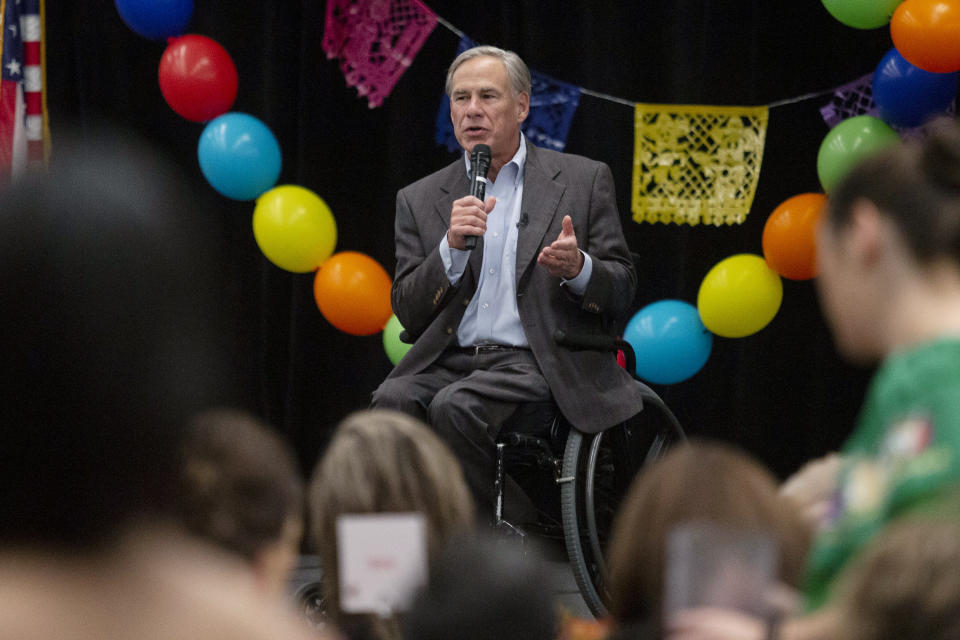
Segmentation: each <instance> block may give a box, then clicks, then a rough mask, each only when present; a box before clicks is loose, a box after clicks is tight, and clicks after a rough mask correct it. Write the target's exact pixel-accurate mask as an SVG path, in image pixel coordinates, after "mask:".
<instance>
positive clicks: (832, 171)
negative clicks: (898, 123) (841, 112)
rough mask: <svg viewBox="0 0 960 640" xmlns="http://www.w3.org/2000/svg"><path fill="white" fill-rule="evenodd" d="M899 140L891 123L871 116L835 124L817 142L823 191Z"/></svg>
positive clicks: (818, 167) (849, 119)
mask: <svg viewBox="0 0 960 640" xmlns="http://www.w3.org/2000/svg"><path fill="white" fill-rule="evenodd" d="M899 143H900V136H899V135H897V132H896V131H894V130H893V129H892V128H891V127H890V125H888V124H887V123H886V122H884V121H883V120H881V119H880V118H874V117H873V116H855V117H853V118H848V119H846V120H844V121H843V122H841V123H840V124H838V125H837V126H835V127H834V128H833V129H831V130H830V132H829V133H828V134H827V135H826V136H825V137H824V139H823V142H821V143H820V151H819V153H817V175H818V176H819V177H820V185H821V186H822V187H823V190H824V191H830V189H832V188H833V186H834V185H835V184H837V182H839V181H840V179H841V178H843V177H844V176H845V175H847V172H848V171H850V169H852V168H853V167H854V166H855V165H856V164H857V163H859V162H860V161H861V160H863V159H864V158H866V157H868V156H870V155H873V154H874V153H876V152H878V151H880V150H882V149H886V148H888V147H891V146H894V145H896V144H899Z"/></svg>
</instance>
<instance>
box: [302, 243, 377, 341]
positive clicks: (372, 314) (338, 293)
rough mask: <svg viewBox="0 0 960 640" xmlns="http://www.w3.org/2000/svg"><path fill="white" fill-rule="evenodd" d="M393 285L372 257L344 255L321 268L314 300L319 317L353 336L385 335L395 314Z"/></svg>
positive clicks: (315, 282)
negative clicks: (391, 317) (384, 330)
mask: <svg viewBox="0 0 960 640" xmlns="http://www.w3.org/2000/svg"><path fill="white" fill-rule="evenodd" d="M391 286H392V282H391V280H390V275H389V274H388V273H387V270H386V269H384V268H383V267H382V266H380V263H379V262H377V261H376V260H374V259H373V258H371V257H370V256H368V255H366V254H363V253H359V252H357V251H343V252H341V253H336V254H334V255H332V256H330V257H329V258H328V259H327V260H326V262H324V263H323V264H322V265H320V269H319V270H318V271H317V275H316V277H315V278H314V280H313V297H314V298H315V299H316V301H317V307H319V309H320V313H322V314H323V317H324V318H326V319H327V321H328V322H329V323H330V324H332V325H333V326H335V327H336V328H337V329H340V330H341V331H344V332H346V333H349V334H351V335H354V336H368V335H371V334H374V333H377V332H378V331H383V328H384V326H386V324H387V321H388V320H390V316H391V315H392V314H393V309H392V308H391V306H390V288H391Z"/></svg>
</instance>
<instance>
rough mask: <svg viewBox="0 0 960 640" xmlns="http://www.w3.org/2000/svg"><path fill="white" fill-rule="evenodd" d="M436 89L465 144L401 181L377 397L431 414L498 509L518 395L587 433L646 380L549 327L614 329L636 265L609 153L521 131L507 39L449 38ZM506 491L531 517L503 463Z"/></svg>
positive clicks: (635, 401) (636, 394) (486, 500)
mask: <svg viewBox="0 0 960 640" xmlns="http://www.w3.org/2000/svg"><path fill="white" fill-rule="evenodd" d="M446 91H447V94H448V96H449V99H450V112H451V118H452V121H453V127H454V131H455V133H456V136H457V140H458V141H459V143H460V145H461V146H462V147H463V150H464V155H463V157H462V158H458V159H457V160H456V161H454V162H453V163H452V164H450V165H449V166H447V167H445V168H443V169H440V170H439V171H437V172H435V173H433V174H431V175H429V176H427V177H425V178H423V179H421V180H419V181H417V182H414V183H413V184H411V185H409V186H407V187H405V188H403V189H401V190H400V191H399V193H398V194H397V208H396V220H395V234H396V258H397V267H396V274H395V278H394V284H393V291H392V303H393V308H394V311H395V312H396V314H397V317H398V318H399V320H400V322H401V324H402V325H403V326H404V327H405V330H406V332H407V334H408V335H409V336H410V337H411V338H412V339H413V340H414V343H413V346H412V348H411V349H410V350H409V351H408V353H407V354H406V356H405V357H404V358H403V360H401V361H400V363H399V364H398V365H397V366H396V368H395V369H394V370H393V371H392V372H391V373H390V375H389V376H388V377H387V379H386V380H385V381H384V382H383V384H381V385H380V387H379V388H378V389H377V390H376V391H375V392H374V394H373V405H374V406H377V407H385V408H393V409H399V410H402V411H405V412H407V413H410V414H412V415H415V416H417V417H419V418H421V419H424V420H425V421H426V422H428V423H429V424H430V425H432V427H433V428H434V429H435V430H436V431H437V433H438V434H439V435H440V436H441V437H442V438H443V439H444V441H445V442H446V443H447V444H448V445H449V446H450V447H451V449H452V450H453V452H454V453H455V454H456V455H457V457H458V458H459V459H460V461H461V463H462V465H463V468H464V474H465V477H466V480H467V483H468V485H469V486H470V488H471V490H472V491H473V493H474V496H475V497H476V499H477V504H478V509H479V511H480V514H481V517H484V516H487V515H488V514H493V512H494V507H493V502H494V486H493V483H492V482H491V479H492V478H493V477H494V474H495V470H494V461H495V454H494V451H495V441H496V438H497V436H498V432H499V430H500V429H501V427H502V425H503V424H504V423H505V422H507V421H508V419H510V417H511V416H512V415H513V414H514V413H515V412H516V411H517V409H518V407H521V406H524V405H528V404H530V403H544V402H554V403H555V404H556V406H557V407H558V408H559V410H560V412H561V413H562V414H563V416H564V417H565V418H566V420H567V421H568V422H569V423H570V424H571V425H573V426H575V427H576V428H577V429H578V430H579V431H581V432H584V433H597V432H600V431H603V430H604V429H607V428H608V427H610V426H612V425H615V424H618V423H621V422H623V421H625V420H627V419H628V418H629V417H631V416H634V415H636V414H637V413H639V411H640V410H641V408H642V405H643V387H642V385H638V384H636V383H635V381H634V380H633V379H632V377H631V376H630V374H629V373H628V372H626V371H625V370H624V369H622V368H620V367H618V366H617V363H616V360H615V358H613V357H612V355H611V354H610V353H608V352H602V351H598V350H589V349H569V348H566V347H562V346H558V344H557V343H556V342H555V340H554V336H555V334H556V333H557V332H558V331H566V332H571V333H578V334H602V335H609V334H611V333H612V332H613V331H614V330H615V326H614V325H615V324H616V320H617V319H618V318H620V317H622V316H623V315H624V314H625V313H626V312H627V311H629V309H628V307H629V305H630V304H631V302H632V300H633V298H634V292H635V288H636V279H637V276H636V273H635V270H634V266H633V262H632V259H631V255H630V252H629V250H628V249H627V245H626V241H625V239H624V236H623V231H622V228H621V222H620V214H619V212H618V210H617V206H616V197H615V194H614V185H613V178H612V175H611V172H610V169H609V168H608V167H607V165H605V164H603V163H601V162H596V161H593V160H589V159H587V158H584V157H581V156H575V155H570V154H563V153H558V152H555V151H551V150H547V149H541V148H538V147H536V146H534V145H533V144H531V143H530V142H529V141H528V140H527V139H526V138H525V137H524V135H523V134H522V133H521V130H520V129H521V124H522V123H523V121H524V119H525V118H526V117H527V114H528V111H529V105H530V72H529V70H528V69H527V66H526V65H525V64H524V62H523V61H522V60H521V59H520V58H519V57H518V56H517V55H516V54H514V53H512V52H509V51H504V50H502V49H497V48H494V47H475V48H473V49H470V50H467V51H465V52H464V53H461V54H460V55H459V56H457V58H456V59H455V60H454V61H453V63H452V64H451V65H450V68H449V70H448V72H447V81H446ZM477 145H487V146H488V147H489V149H490V167H489V175H488V176H486V177H484V176H480V177H479V178H476V179H480V180H485V183H486V185H487V188H486V195H487V196H488V197H487V198H486V200H481V199H479V198H477V197H475V196H473V195H466V194H470V193H473V192H472V191H471V180H473V179H475V178H474V177H473V175H474V174H471V152H472V151H474V148H475V147H476V146H477ZM478 164H479V163H478ZM471 236H472V237H474V238H475V239H476V247H475V248H474V249H472V250H471V249H469V248H467V245H468V242H467V238H468V237H471ZM505 494H506V502H505V509H506V511H505V516H506V518H507V519H508V520H510V521H511V522H514V523H523V522H526V521H529V520H530V519H531V518H533V517H535V510H534V509H533V508H532V505H531V504H530V502H529V500H528V499H526V498H525V496H524V494H523V492H522V491H521V490H519V488H518V487H517V486H516V484H515V482H514V481H513V480H511V479H510V478H509V477H508V478H507V479H506V486H505Z"/></svg>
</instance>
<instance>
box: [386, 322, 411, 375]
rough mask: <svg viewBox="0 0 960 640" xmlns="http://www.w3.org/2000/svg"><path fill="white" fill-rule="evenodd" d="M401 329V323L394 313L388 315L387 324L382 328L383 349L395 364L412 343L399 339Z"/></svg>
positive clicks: (405, 353)
mask: <svg viewBox="0 0 960 640" xmlns="http://www.w3.org/2000/svg"><path fill="white" fill-rule="evenodd" d="M402 331H403V325H401V324H400V320H398V319H397V316H396V314H394V315H392V316H390V319H389V320H387V326H386V327H384V328H383V350H384V351H386V352H387V357H388V358H389V359H390V362H392V363H393V364H394V365H396V364H397V363H398V362H400V360H401V359H402V358H403V356H405V355H407V351H410V347H412V346H413V345H412V344H407V343H406V342H401V341H400V333H401V332H402Z"/></svg>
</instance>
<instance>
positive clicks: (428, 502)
mask: <svg viewBox="0 0 960 640" xmlns="http://www.w3.org/2000/svg"><path fill="white" fill-rule="evenodd" d="M308 508H309V512H310V519H311V532H312V536H313V539H314V543H315V545H316V548H317V551H318V553H319V555H320V561H321V565H322V567H323V580H322V583H323V589H324V595H325V599H326V602H327V603H328V609H329V614H330V615H331V617H332V618H333V620H334V622H335V623H337V624H339V625H341V626H342V627H347V626H349V624H350V622H351V620H350V618H351V617H348V616H346V615H344V614H342V613H341V612H340V610H339V602H340V594H339V584H338V581H339V574H338V572H337V566H338V556H337V518H338V517H339V516H340V515H344V514H371V513H398V512H410V511H416V512H420V513H422V514H423V515H424V517H425V523H426V535H427V552H428V555H429V556H430V558H431V561H432V558H433V557H434V556H435V554H436V553H437V552H438V551H439V549H440V547H441V545H442V543H443V542H444V541H445V540H446V539H448V538H449V537H450V536H452V535H455V534H460V533H464V532H467V531H469V530H470V529H471V528H472V525H473V513H474V506H473V501H472V498H471V496H470V492H469V490H468V489H467V486H466V483H465V481H464V479H463V473H462V471H461V470H460V465H459V463H458V462H457V460H456V458H455V457H454V456H453V454H452V453H451V452H450V451H449V449H447V447H446V445H444V444H443V442H442V441H441V440H440V439H439V438H438V437H437V436H436V435H435V434H434V433H433V431H431V430H430V428H429V427H427V426H426V425H425V424H423V423H422V422H420V421H419V420H417V419H415V418H412V417H410V416H408V415H406V414H403V413H400V412H396V411H390V410H383V409H374V410H366V411H359V412H356V413H353V414H351V415H350V416H347V418H345V419H344V420H343V421H342V422H341V423H340V424H339V425H338V427H337V429H336V431H335V432H334V434H333V437H332V439H331V441H330V444H329V445H328V447H327V450H326V452H325V453H324V455H323V457H322V458H321V460H320V461H319V463H318V465H317V468H316V470H315V471H314V474H313V477H312V479H311V481H310V487H309V497H308ZM353 618H355V616H353ZM381 626H383V627H384V628H386V626H389V625H386V626H385V625H381ZM374 635H376V633H375V632H374Z"/></svg>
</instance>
